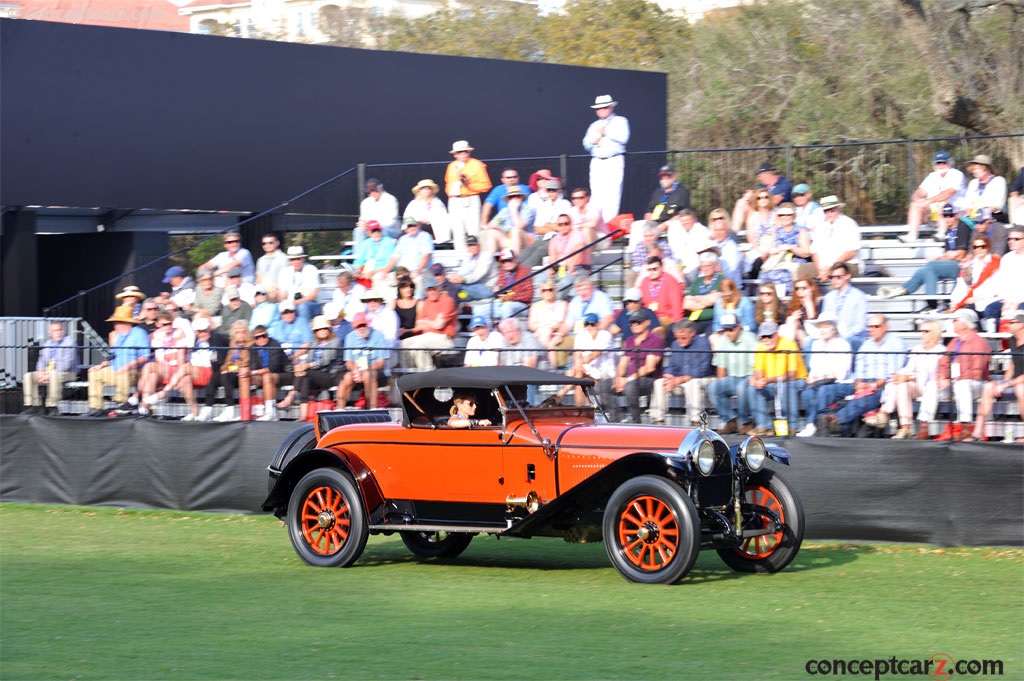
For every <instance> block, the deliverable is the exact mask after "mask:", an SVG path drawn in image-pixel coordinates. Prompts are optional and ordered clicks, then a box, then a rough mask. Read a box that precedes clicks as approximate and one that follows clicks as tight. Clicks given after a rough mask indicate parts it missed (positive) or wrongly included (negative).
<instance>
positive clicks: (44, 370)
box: [23, 322, 77, 414]
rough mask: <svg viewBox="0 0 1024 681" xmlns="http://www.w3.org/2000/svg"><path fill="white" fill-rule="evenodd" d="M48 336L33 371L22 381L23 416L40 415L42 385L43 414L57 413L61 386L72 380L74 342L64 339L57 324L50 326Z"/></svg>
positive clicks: (67, 337) (61, 325) (62, 328)
mask: <svg viewBox="0 0 1024 681" xmlns="http://www.w3.org/2000/svg"><path fill="white" fill-rule="evenodd" d="M49 336H50V338H49V339H48V340H47V341H45V342H44V343H43V345H42V347H41V348H40V350H39V361H37V362H36V369H35V371H30V372H28V373H27V374H25V377H24V380H23V384H24V387H25V413H26V414H38V413H40V412H41V411H42V409H41V408H40V406H39V386H41V385H45V386H46V413H53V412H56V411H57V404H58V403H59V402H60V397H61V392H62V391H63V388H64V384H65V383H67V382H68V381H71V380H74V377H75V374H74V372H75V365H76V363H77V360H76V359H75V339H73V338H72V337H71V336H68V335H65V333H64V325H63V324H62V323H60V322H50V330H49Z"/></svg>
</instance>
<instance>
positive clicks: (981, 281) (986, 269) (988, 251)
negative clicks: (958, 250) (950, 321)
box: [949, 234, 999, 328]
mask: <svg viewBox="0 0 1024 681" xmlns="http://www.w3.org/2000/svg"><path fill="white" fill-rule="evenodd" d="M998 271H999V256H998V255H995V254H994V253H992V242H991V241H990V240H989V238H988V237H987V236H978V235H977V234H975V236H974V238H973V239H971V255H970V256H969V257H967V258H965V259H964V260H963V261H962V262H961V263H960V276H959V277H957V280H956V284H955V285H954V286H953V292H952V293H951V294H950V295H949V302H950V308H949V309H950V311H953V312H955V311H956V310H959V309H960V308H968V309H972V310H974V311H975V312H976V313H978V317H982V316H983V315H984V313H985V310H986V309H987V308H988V306H989V305H990V304H991V303H994V302H995V301H996V300H998V299H999V294H998V292H997V291H996V290H995V285H996V284H998V281H999V280H998V277H996V276H995V275H996V273H997V272H998ZM994 321H998V320H994ZM994 327H995V324H993V328H994Z"/></svg>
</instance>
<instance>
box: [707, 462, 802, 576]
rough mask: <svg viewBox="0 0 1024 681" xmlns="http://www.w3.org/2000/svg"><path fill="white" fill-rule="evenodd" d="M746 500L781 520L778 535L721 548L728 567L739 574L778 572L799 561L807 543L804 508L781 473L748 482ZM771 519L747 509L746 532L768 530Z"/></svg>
mask: <svg viewBox="0 0 1024 681" xmlns="http://www.w3.org/2000/svg"><path fill="white" fill-rule="evenodd" d="M743 501H744V503H746V504H753V505H754V506H759V507H762V508H766V509H768V510H769V511H772V512H773V513H775V514H776V515H777V516H779V518H780V519H781V520H782V523H783V527H782V528H781V530H780V531H778V532H773V533H771V534H762V535H759V536H755V537H747V538H746V539H743V540H742V541H741V543H740V545H739V546H735V547H730V548H720V549H718V555H719V556H721V557H722V560H723V561H725V564H726V565H728V566H729V567H731V568H732V569H733V570H737V571H739V572H778V571H779V570H781V569H782V568H784V567H786V566H787V565H789V564H790V562H792V560H793V559H794V558H796V554H797V552H799V551H800V544H801V543H802V542H803V540H804V508H803V506H802V505H801V504H800V499H799V498H798V497H797V496H796V494H794V493H793V491H792V490H791V489H790V487H789V485H788V484H786V481H785V480H784V479H783V478H782V477H781V476H779V474H778V473H775V472H774V471H770V470H763V471H761V472H759V473H757V474H755V475H753V476H751V478H750V480H749V481H748V482H747V486H746V488H745V490H744V495H743ZM770 522H771V521H770V520H769V518H768V517H767V516H765V515H764V514H763V513H759V512H758V511H757V509H751V510H744V512H743V529H744V530H760V529H765V528H768V527H769V524H770Z"/></svg>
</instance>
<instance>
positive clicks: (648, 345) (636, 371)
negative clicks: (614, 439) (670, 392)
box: [605, 312, 665, 423]
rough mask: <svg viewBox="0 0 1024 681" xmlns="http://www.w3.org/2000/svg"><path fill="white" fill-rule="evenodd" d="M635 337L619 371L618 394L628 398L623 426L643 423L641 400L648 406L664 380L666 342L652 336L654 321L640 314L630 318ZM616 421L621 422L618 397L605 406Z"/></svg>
mask: <svg viewBox="0 0 1024 681" xmlns="http://www.w3.org/2000/svg"><path fill="white" fill-rule="evenodd" d="M629 323H630V325H631V326H632V327H633V335H632V336H630V337H629V338H627V339H626V342H624V343H623V344H622V356H621V358H620V359H619V363H618V366H617V367H616V368H615V381H614V382H613V383H612V390H613V392H614V393H618V394H622V395H624V396H625V397H626V408H627V410H628V411H629V416H627V417H626V418H625V419H623V423H640V398H641V397H646V398H647V400H648V402H650V399H651V393H652V392H653V391H654V382H655V381H656V380H658V379H659V378H661V374H662V364H663V361H664V349H665V341H663V340H662V339H661V338H658V337H657V336H656V335H654V334H653V333H651V321H650V320H649V319H648V318H647V317H646V316H645V315H642V314H640V313H638V312H634V313H633V314H631V315H630V316H629ZM605 410H606V411H607V412H608V417H609V418H610V419H611V420H612V421H616V420H618V414H619V407H618V402H617V400H616V399H615V396H614V395H612V396H611V399H610V400H609V401H608V402H607V403H606V404H605Z"/></svg>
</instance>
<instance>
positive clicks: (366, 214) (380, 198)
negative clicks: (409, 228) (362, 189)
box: [352, 177, 401, 248]
mask: <svg viewBox="0 0 1024 681" xmlns="http://www.w3.org/2000/svg"><path fill="white" fill-rule="evenodd" d="M370 223H376V224H377V225H380V228H381V229H382V230H383V231H384V232H385V233H386V234H387V235H388V236H389V237H392V238H394V237H397V236H398V228H399V226H400V225H401V220H399V219H398V199H397V198H396V197H395V195H394V194H391V193H390V192H387V191H385V190H384V183H383V182H381V181H380V180H378V179H377V178H375V177H371V178H369V179H367V180H366V198H365V199H363V200H362V201H360V202H359V219H358V220H356V228H355V229H354V230H352V240H353V241H354V242H355V246H356V248H358V247H359V244H360V242H362V241H363V240H364V239H366V238H367V237H368V236H369V232H368V230H367V226H368V225H369V224H370Z"/></svg>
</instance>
